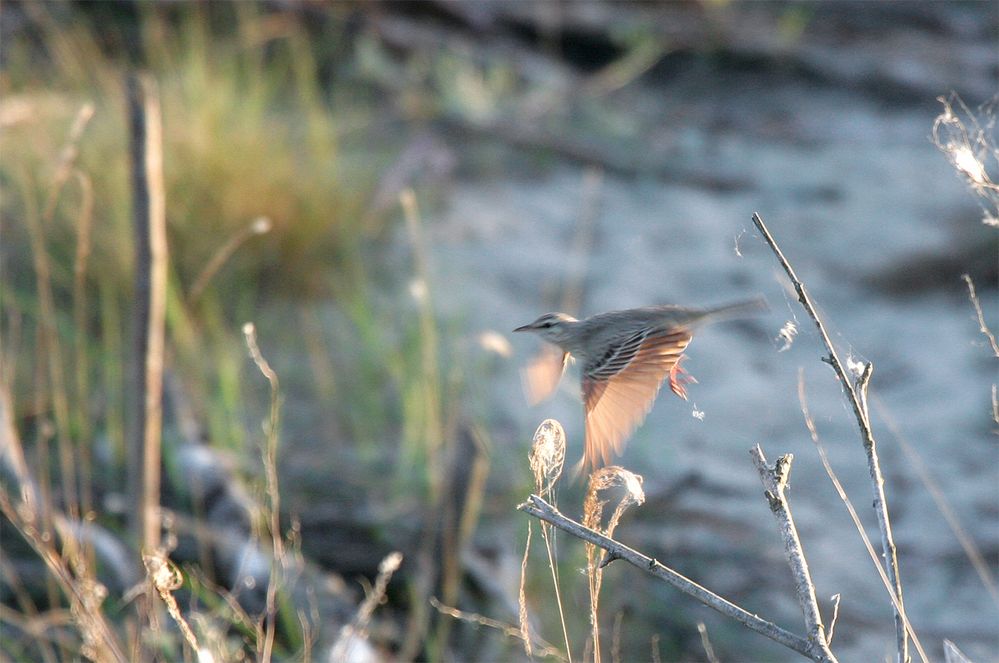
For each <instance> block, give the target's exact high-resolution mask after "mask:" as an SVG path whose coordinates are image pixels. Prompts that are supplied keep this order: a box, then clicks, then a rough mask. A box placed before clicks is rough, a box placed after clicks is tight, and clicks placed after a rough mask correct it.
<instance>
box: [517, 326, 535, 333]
mask: <svg viewBox="0 0 999 663" xmlns="http://www.w3.org/2000/svg"><path fill="white" fill-rule="evenodd" d="M531 329H532V327H531V325H524V326H523V327H517V328H516V329H514V330H513V331H515V332H519V331H531Z"/></svg>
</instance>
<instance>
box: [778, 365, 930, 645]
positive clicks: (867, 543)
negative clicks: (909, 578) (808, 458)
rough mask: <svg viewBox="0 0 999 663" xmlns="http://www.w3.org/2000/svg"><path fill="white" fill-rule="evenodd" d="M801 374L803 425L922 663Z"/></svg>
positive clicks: (889, 581) (801, 371)
mask: <svg viewBox="0 0 999 663" xmlns="http://www.w3.org/2000/svg"><path fill="white" fill-rule="evenodd" d="M803 375H804V370H803V369H801V370H799V371H798V400H799V402H800V404H801V413H802V414H803V415H805V427H806V428H808V432H809V434H810V435H811V437H812V442H813V443H814V444H815V450H816V451H818V453H819V460H820V461H821V462H822V467H823V469H824V470H825V471H826V475H827V476H828V477H829V480H830V481H832V484H833V488H835V489H836V494H837V495H839V499H840V500H841V501H842V502H843V504H844V506H846V510H847V513H849V514H850V519H851V520H853V526H854V527H855V528H856V529H857V534H858V535H859V536H860V540H861V541H863V542H864V547H865V548H866V549H867V554H868V556H870V558H871V562H872V563H873V564H874V568H875V569H876V570H877V572H878V577H879V578H880V579H881V584H882V585H883V586H884V588H885V591H887V592H888V598H890V599H891V602H892V605H893V606H895V609H896V610H899V612H901V613H902V619H903V622H904V624H905V627H906V629H907V630H908V631H909V637H910V638H912V643H913V645H915V647H916V652H917V653H918V654H919V657H920V659H921V660H922V661H923V663H926V662H927V660H928V659H927V658H926V652H925V651H924V650H923V646H922V644H920V642H919V637H918V636H917V635H916V633H915V631H913V630H912V625H911V624H909V622H908V619H906V617H905V611H904V610H900V609H899V605H898V599H897V598H896V597H895V593H894V592H893V591H892V587H891V580H889V579H888V574H887V573H886V572H885V568H884V564H882V562H881V561H880V560H879V559H878V554H877V552H875V550H874V544H873V543H871V538H870V537H869V536H867V532H866V531H865V530H864V525H863V523H861V522H860V516H858V515H857V510H856V509H855V508H854V507H853V502H851V501H850V497H849V495H847V494H846V490H844V489H843V484H842V483H841V482H840V480H839V477H838V476H836V472H835V471H834V470H833V468H832V465H830V464H829V457H828V456H827V454H826V450H825V447H824V446H823V445H822V442H821V440H819V433H818V430H817V429H816V428H815V421H814V420H813V419H812V415H811V412H809V410H808V401H807V399H806V398H805V381H804V377H803ZM830 631H831V629H830Z"/></svg>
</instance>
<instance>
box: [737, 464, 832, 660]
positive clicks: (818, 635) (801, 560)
mask: <svg viewBox="0 0 999 663" xmlns="http://www.w3.org/2000/svg"><path fill="white" fill-rule="evenodd" d="M749 455H750V456H752V457H753V464H754V465H755V466H756V471H757V472H759V473H760V481H762V482H763V490H764V495H766V498H767V502H769V503H770V510H771V511H772V512H773V514H774V518H776V519H777V524H778V525H779V526H780V535H781V539H783V541H784V552H785V554H786V555H787V563H788V565H789V566H790V567H791V575H792V577H793V578H794V586H795V591H796V593H797V595H798V604H799V605H800V606H801V612H802V614H803V615H804V616H805V628H806V629H807V630H808V639H809V641H810V642H811V643H812V646H813V647H815V648H816V650H818V651H819V652H821V654H822V657H821V659H816V660H826V661H835V660H836V657H835V656H833V653H832V652H831V651H830V650H829V644H828V642H827V640H826V634H825V627H824V626H823V625H822V615H821V614H820V613H819V604H818V601H817V600H816V598H815V585H814V584H813V583H812V577H811V574H810V573H809V572H808V562H807V560H806V559H805V552H804V550H803V549H802V547H801V540H800V539H799V538H798V530H797V529H796V528H795V526H794V518H792V517H791V505H790V504H788V501H787V496H786V495H785V493H784V489H785V488H786V487H787V481H788V477H789V476H790V474H791V461H792V460H794V456H792V455H791V454H787V455H784V456H781V457H780V458H778V459H777V461H776V462H775V463H774V464H773V465H767V459H766V457H765V456H764V455H763V449H761V448H760V445H758V444H757V445H756V446H755V447H753V448H752V449H750V450H749Z"/></svg>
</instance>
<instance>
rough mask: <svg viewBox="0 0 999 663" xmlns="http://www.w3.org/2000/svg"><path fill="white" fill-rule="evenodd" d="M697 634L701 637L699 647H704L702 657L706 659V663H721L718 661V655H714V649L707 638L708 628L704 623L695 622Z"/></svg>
mask: <svg viewBox="0 0 999 663" xmlns="http://www.w3.org/2000/svg"><path fill="white" fill-rule="evenodd" d="M697 634H698V635H700V636H701V646H702V647H704V656H706V657H707V659H708V663H721V661H720V660H718V655H717V654H715V648H714V646H712V644H711V639H710V638H709V637H708V627H707V626H706V625H705V624H704V622H697Z"/></svg>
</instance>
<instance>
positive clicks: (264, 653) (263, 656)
mask: <svg viewBox="0 0 999 663" xmlns="http://www.w3.org/2000/svg"><path fill="white" fill-rule="evenodd" d="M243 335H244V336H245V337H246V346H247V348H249V350H250V357H251V358H252V359H253V361H254V363H255V364H256V365H257V368H258V369H260V372H261V373H263V375H264V377H265V378H267V382H268V384H269V385H270V391H271V409H270V416H269V421H268V423H267V446H266V448H265V449H264V454H263V461H264V476H265V480H266V482H267V499H268V505H267V510H268V512H269V513H268V514H267V515H268V516H269V519H270V522H269V523H268V529H269V530H270V536H271V545H272V548H273V549H272V551H271V552H272V554H271V572H270V576H269V578H268V579H267V597H266V599H265V601H266V603H265V608H264V609H265V612H266V615H265V626H264V642H263V644H262V646H261V644H260V643H258V649H259V652H260V660H261V661H263V662H264V663H267V662H268V661H270V660H271V656H272V654H273V651H274V634H275V631H276V621H277V591H278V584H279V580H278V575H279V574H280V573H281V561H282V560H283V559H284V541H283V539H282V535H281V491H280V490H279V488H278V476H277V447H278V415H279V414H280V411H281V409H280V399H279V394H280V384H279V382H278V376H277V373H275V372H274V369H272V368H271V365H270V364H269V363H267V360H266V359H265V358H264V355H263V354H262V353H261V352H260V348H259V346H257V334H256V330H255V328H254V326H253V323H252V322H248V323H246V324H245V325H243Z"/></svg>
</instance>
